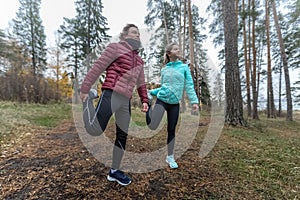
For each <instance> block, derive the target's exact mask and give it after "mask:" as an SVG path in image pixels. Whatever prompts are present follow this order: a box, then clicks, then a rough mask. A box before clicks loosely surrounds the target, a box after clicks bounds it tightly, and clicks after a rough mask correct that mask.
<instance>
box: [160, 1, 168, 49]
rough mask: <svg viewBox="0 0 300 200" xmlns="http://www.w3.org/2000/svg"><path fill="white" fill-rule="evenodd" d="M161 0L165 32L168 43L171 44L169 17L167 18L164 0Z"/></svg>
mask: <svg viewBox="0 0 300 200" xmlns="http://www.w3.org/2000/svg"><path fill="white" fill-rule="evenodd" d="M160 2H161V8H162V14H163V18H164V25H165V34H166V39H167V44H169V43H170V40H169V34H168V26H167V19H166V14H165V6H164V2H163V1H160Z"/></svg>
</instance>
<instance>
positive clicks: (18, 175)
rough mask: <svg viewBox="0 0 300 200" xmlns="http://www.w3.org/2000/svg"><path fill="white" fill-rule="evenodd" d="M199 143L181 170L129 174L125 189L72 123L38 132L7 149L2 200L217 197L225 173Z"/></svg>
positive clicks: (1, 167)
mask: <svg viewBox="0 0 300 200" xmlns="http://www.w3.org/2000/svg"><path fill="white" fill-rule="evenodd" d="M198 150H199V143H198V142H197V141H195V142H194V143H193V145H192V146H191V148H190V149H188V151H187V152H186V153H185V154H184V155H183V156H182V157H181V158H180V159H179V160H178V163H179V166H180V168H179V169H177V170H170V169H169V168H167V167H166V168H165V169H161V170H157V171H155V172H151V173H142V174H140V173H129V175H130V176H131V177H132V179H133V182H132V184H130V185H129V186H126V187H124V186H120V185H118V184H117V183H112V182H109V181H107V180H106V175H107V172H108V170H109V168H107V167H106V166H104V165H103V164H101V163H100V162H99V161H97V160H96V159H95V158H94V157H93V156H92V155H91V154H90V153H89V152H88V151H87V150H86V148H85V147H84V146H83V144H82V142H81V140H80V138H79V136H78V134H77V132H76V129H75V126H74V124H73V123H72V122H64V123H63V124H61V125H60V126H59V127H57V128H55V129H53V130H45V129H42V130H36V131H35V133H31V134H27V135H26V136H24V138H23V139H22V140H21V141H19V142H17V143H15V144H14V145H12V146H10V147H7V148H5V149H2V154H1V158H0V199H14V200H15V199H196V198H197V199H208V198H211V199H214V198H218V197H220V194H218V192H217V191H216V187H218V186H217V185H216V184H218V183H219V184H220V181H219V178H220V174H218V173H217V172H215V171H213V167H212V166H211V165H210V164H208V163H206V162H205V161H203V160H200V158H199V156H198Z"/></svg>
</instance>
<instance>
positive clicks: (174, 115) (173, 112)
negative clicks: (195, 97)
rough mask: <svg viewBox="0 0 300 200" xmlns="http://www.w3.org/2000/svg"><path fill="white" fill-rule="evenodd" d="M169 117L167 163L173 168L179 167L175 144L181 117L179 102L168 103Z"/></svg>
mask: <svg viewBox="0 0 300 200" xmlns="http://www.w3.org/2000/svg"><path fill="white" fill-rule="evenodd" d="M167 118H168V127H167V130H168V136H167V145H168V156H167V159H166V161H167V163H169V166H170V167H171V168H178V165H177V163H176V162H175V159H174V146H175V131H176V126H177V122H178V118H179V104H175V105H170V104H169V105H168V106H167Z"/></svg>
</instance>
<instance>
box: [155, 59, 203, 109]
mask: <svg viewBox="0 0 300 200" xmlns="http://www.w3.org/2000/svg"><path fill="white" fill-rule="evenodd" d="M184 90H185V91H186V94H187V96H188V99H189V101H190V103H191V104H198V103H199V101H198V98H197V95H196V92H195V89H194V82H193V79H192V76H191V72H190V68H189V67H188V65H187V64H184V63H182V61H174V62H169V63H167V64H166V66H165V67H164V68H163V69H162V70H161V87H159V88H156V89H152V90H150V94H151V95H152V96H156V97H157V98H158V99H159V100H161V101H163V102H165V103H168V104H178V103H179V102H180V100H181V99H182V95H183V91H184Z"/></svg>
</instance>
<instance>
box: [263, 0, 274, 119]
mask: <svg viewBox="0 0 300 200" xmlns="http://www.w3.org/2000/svg"><path fill="white" fill-rule="evenodd" d="M269 10H270V9H269V0H265V12H266V15H265V16H266V19H265V20H266V36H267V57H268V58H267V63H268V67H267V74H268V87H267V116H268V118H270V117H271V118H275V117H276V112H275V103H274V91H273V80H272V79H273V78H272V67H271V65H272V63H271V47H270V43H271V41H270V12H269Z"/></svg>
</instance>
